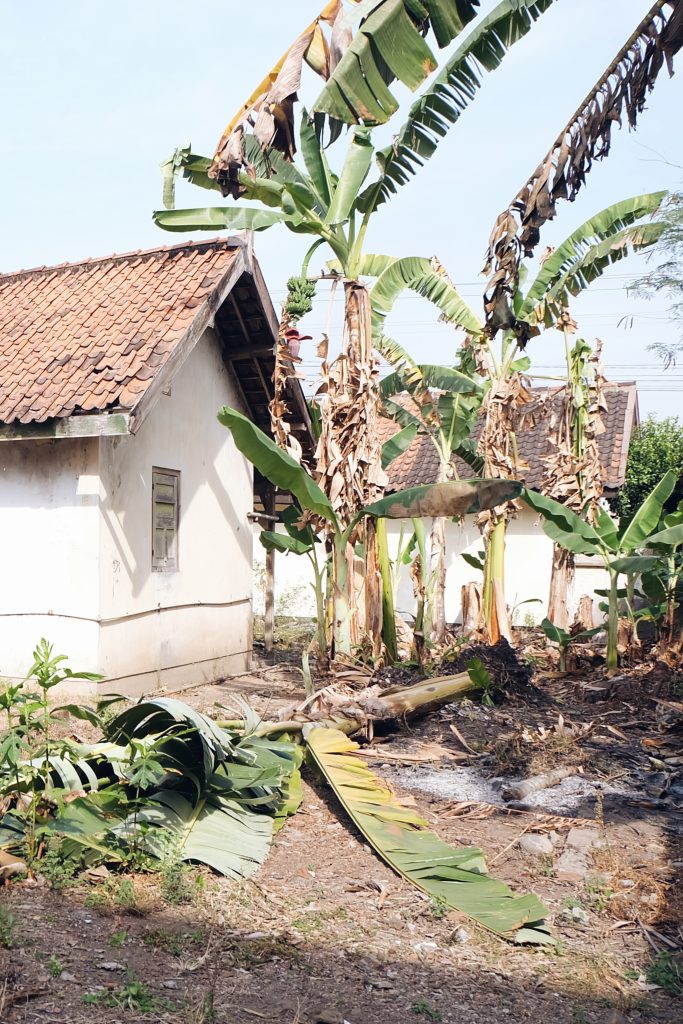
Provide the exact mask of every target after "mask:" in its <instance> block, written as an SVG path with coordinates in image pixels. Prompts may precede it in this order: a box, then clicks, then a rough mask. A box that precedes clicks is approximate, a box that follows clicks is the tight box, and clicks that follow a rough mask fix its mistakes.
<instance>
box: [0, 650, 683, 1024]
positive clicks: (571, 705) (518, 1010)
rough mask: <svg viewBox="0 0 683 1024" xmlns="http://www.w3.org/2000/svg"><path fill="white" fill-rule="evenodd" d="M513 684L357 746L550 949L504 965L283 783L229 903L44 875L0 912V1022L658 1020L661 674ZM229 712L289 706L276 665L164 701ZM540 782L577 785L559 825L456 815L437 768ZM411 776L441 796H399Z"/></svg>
mask: <svg viewBox="0 0 683 1024" xmlns="http://www.w3.org/2000/svg"><path fill="white" fill-rule="evenodd" d="M648 671H649V670H648ZM534 682H535V683H536V688H534V687H531V688H527V687H520V688H518V689H517V690H516V691H513V692H510V693H508V696H507V698H506V699H505V700H503V701H502V703H500V704H498V705H497V706H495V707H491V708H482V707H481V706H480V705H478V704H476V705H475V704H470V703H469V702H466V703H464V704H458V705H455V704H453V705H449V706H447V707H446V708H445V709H442V710H441V711H439V712H435V713H432V714H430V715H429V716H428V717H425V718H423V719H421V720H418V721H414V722H412V723H410V725H409V726H408V725H406V726H404V727H402V728H401V729H399V730H396V731H394V732H393V733H390V734H388V735H385V736H377V737H375V740H374V742H373V744H372V746H371V748H370V752H369V754H368V755H367V761H368V763H369V764H370V765H371V766H372V767H373V768H375V769H376V770H378V771H379V772H380V774H382V775H384V776H385V777H387V778H388V779H390V780H391V784H392V787H393V788H394V789H395V790H396V791H397V792H398V793H399V794H401V795H402V796H404V797H405V798H406V799H407V800H413V801H415V802H416V803H417V804H418V805H419V807H420V808H421V809H422V810H423V811H424V812H425V813H426V816H427V817H428V818H429V819H430V820H431V822H432V825H433V827H434V829H435V830H436V831H437V832H438V834H439V835H440V836H441V837H442V838H443V839H445V840H447V841H448V842H450V843H452V844H455V845H459V846H463V845H465V846H471V845H474V846H480V847H481V848H482V849H483V850H484V852H485V854H486V856H487V860H488V863H489V868H490V870H491V872H492V873H493V874H495V875H496V876H498V877H500V878H502V879H504V880H505V881H506V882H508V883H509V884H510V885H512V886H513V887H514V888H515V889H517V890H518V891H528V890H533V891H534V892H536V893H537V894H538V895H539V896H540V897H541V899H542V900H543V901H544V902H545V903H546V905H547V906H548V908H549V910H550V922H551V926H552V930H553V933H554V935H555V936H556V938H557V944H556V945H554V946H549V947H545V948H530V947H518V946H514V945H512V944H510V943H507V942H504V941H502V940H500V939H498V938H496V937H495V936H493V935H491V934H489V933H487V932H486V931H484V930H483V929H482V928H480V927H479V926H477V925H475V924H473V923H472V922H470V921H469V920H467V919H466V918H465V917H464V916H462V915H459V914H457V913H455V912H448V913H444V908H443V907H441V906H439V905H437V904H434V903H433V902H430V901H429V900H428V899H426V898H425V897H423V896H422V895H421V894H420V893H419V892H417V891H416V890H415V889H414V888H412V887H410V886H408V885H407V884H405V883H403V882H402V881H401V879H400V878H398V877H397V876H395V875H394V874H393V873H392V872H391V871H390V870H389V869H388V868H387V867H386V866H385V865H384V864H383V863H382V862H381V861H380V860H378V858H377V857H376V856H375V855H374V854H373V853H372V852H371V851H370V849H369V848H368V847H367V846H366V845H365V844H364V842H363V840H362V837H359V836H358V835H357V834H356V833H355V831H354V829H353V827H352V826H351V825H350V823H349V822H348V821H347V820H346V819H345V818H344V816H343V812H341V811H340V810H339V809H338V807H337V806H335V803H334V797H333V796H332V795H331V794H330V793H329V791H326V789H325V788H324V785H323V783H322V782H320V781H319V780H318V779H316V777H315V776H314V775H313V773H312V772H311V771H310V770H307V771H306V773H305V778H306V785H305V793H304V802H303V806H302V808H301V810H300V811H299V812H298V813H297V815H296V816H295V817H294V818H293V819H291V820H290V821H289V822H288V824H287V825H286V826H285V828H284V829H283V830H282V832H281V833H280V834H279V836H278V837H277V839H276V841H275V843H274V846H273V850H272V853H271V855H270V857H269V858H268V860H267V861H266V863H265V864H264V866H263V867H262V868H261V870H260V871H259V872H258V874H257V875H256V876H255V878H254V879H253V880H251V881H249V882H244V883H242V884H235V883H229V882H226V881H224V880H221V879H218V878H216V877H215V876H214V875H212V874H210V873H209V872H205V871H197V872H193V873H192V876H191V878H190V880H189V882H188V880H187V879H184V880H180V881H179V880H178V879H174V878H166V879H162V880H161V882H159V881H156V882H152V881H151V880H150V879H149V877H145V876H142V875H140V876H136V877H135V878H130V877H128V878H125V879H120V878H117V877H116V876H113V875H109V876H105V875H104V874H103V873H100V872H95V873H94V874H93V875H92V876H91V877H90V878H87V877H85V878H80V879H78V880H75V881H74V880H66V879H60V878H59V877H55V876H54V872H53V875H52V883H53V884H51V883H49V882H47V881H46V880H43V879H41V878H38V879H37V880H29V881H25V882H20V883H17V884H15V885H12V886H6V887H5V888H4V889H2V890H0V901H1V902H0V1020H2V1021H7V1022H8V1024H10V1022H11V1024H19V1022H54V1024H57V1022H64V1024H66V1022H69V1024H70V1022H74V1024H76V1022H85V1021H88V1022H91V1024H100V1022H102V1024H104V1022H107V1024H114V1022H121V1024H134V1022H136V1021H164V1022H168V1024H173V1022H182V1024H210V1022H215V1024H247V1022H255V1024H257V1022H259V1021H272V1022H275V1024H315V1022H319V1024H342V1022H344V1021H346V1022H348V1024H397V1022H401V1024H403V1022H413V1021H414V1022H415V1024H420V1022H421V1021H422V1022H427V1024H428V1022H430V1021H443V1022H444V1024H475V1022H476V1024H494V1022H495V1024H500V1022H503V1021H510V1022H518V1021H519V1022H522V1021H534V1022H553V1024H586V1022H591V1024H593V1022H595V1024H624V1022H636V1021H658V1022H668V1024H673V1022H676V1021H681V1020H682V1019H683V993H682V992H681V980H682V979H683V961H682V960H681V957H680V950H681V948H682V947H683V890H682V889H681V885H680V869H681V866H682V865H683V850H682V848H681V840H682V839H683V814H682V813H681V806H683V792H681V790H680V788H679V783H680V779H681V768H680V767H679V766H680V765H682V764H683V758H682V757H681V754H682V753H683V750H681V746H682V745H681V735H682V733H681V727H680V722H681V717H680V715H677V712H676V706H677V704H679V703H680V702H681V701H682V700H683V695H682V692H681V682H680V680H678V679H677V677H676V676H675V674H672V673H671V672H666V671H664V670H663V669H660V670H659V675H657V671H656V670H655V671H654V674H653V673H652V672H650V674H649V675H648V674H647V673H645V672H643V673H640V674H638V673H635V674H629V675H628V676H625V677H624V678H622V679H620V680H619V679H618V680H616V681H615V682H613V683H611V684H609V685H606V684H604V683H603V682H602V681H601V680H600V679H599V678H597V677H596V678H595V679H594V678H589V677H587V676H585V675H583V676H581V675H576V676H574V677H569V678H556V677H555V676H553V674H552V673H550V674H547V675H546V677H545V678H543V677H542V674H541V675H539V676H537V677H536V678H535V680H534ZM234 693H242V694H244V695H245V696H247V698H248V699H249V700H250V702H251V703H252V704H253V705H254V706H255V707H256V708H257V710H258V711H259V712H261V713H263V714H264V715H267V714H268V712H269V710H270V711H272V709H273V708H274V707H276V706H278V705H280V704H282V703H283V702H290V701H291V700H293V699H298V698H300V697H301V696H302V690H301V689H300V674H298V673H297V671H296V669H295V668H294V667H290V666H288V665H287V664H286V662H283V663H281V664H280V665H279V666H276V667H275V668H274V669H271V670H269V671H266V672H264V673H263V674H261V675H256V676H249V677H242V678H239V679H236V680H232V681H230V680H228V681H226V682H225V683H224V684H223V685H220V686H210V687H205V688H203V689H201V690H197V691H193V692H191V693H188V694H185V695H184V698H185V699H187V700H188V702H190V703H192V704H193V705H195V706H196V707H199V708H201V709H202V710H206V711H208V712H211V711H212V710H213V711H216V705H224V706H228V707H229V706H230V701H231V694H234ZM562 766H566V767H569V768H571V769H572V770H573V771H575V772H577V773H579V775H578V777H579V778H580V779H581V780H587V783H590V788H589V789H587V790H586V791H585V792H584V795H583V802H582V803H581V805H580V808H579V810H580V812H581V813H580V814H577V813H574V814H572V815H571V816H568V815H567V813H566V812H565V813H564V814H560V813H556V812H555V811H553V810H552V803H551V806H550V809H549V808H548V807H547V806H546V807H545V809H540V810H539V809H538V808H534V809H533V810H524V809H520V808H519V807H516V808H511V807H510V803H509V801H507V802H506V801H505V799H504V798H503V796H501V797H500V798H499V799H498V798H497V799H496V802H484V801H481V800H473V799H468V800H465V799H462V798H457V785H458V783H457V779H458V775H459V773H460V771H461V768H466V769H467V770H468V771H470V772H474V773H475V775H476V777H477V778H480V779H481V782H482V785H484V784H487V785H488V784H489V782H490V781H491V780H497V781H496V782H495V787H497V788H495V792H500V793H501V794H502V793H503V792H504V790H505V786H506V784H507V783H508V782H509V780H510V779H514V778H518V777H520V776H522V777H523V776H528V775H530V774H535V773H537V772H544V771H548V770H551V769H554V768H557V767H562ZM435 773H440V774H439V776H438V780H442V781H443V780H455V781H452V785H451V783H450V782H449V786H451V789H450V790H449V786H446V785H445V784H443V785H441V786H438V785H436V786H435V785H433V784H432V783H430V784H423V783H422V782H420V778H421V776H424V778H433V776H434V774H435ZM438 780H437V781H438ZM610 789H616V790H618V791H619V793H621V794H622V795H614V793H612V794H611V795H610ZM453 792H456V798H454V796H453ZM582 792H583V791H582ZM547 793H549V794H551V793H552V790H548V791H547ZM552 799H553V798H552V797H551V798H550V800H551V802H552ZM530 840H531V841H530ZM60 883H64V885H63V887H62V888H59V885H60ZM55 884H56V885H57V886H58V887H57V888H55ZM169 899H170V900H171V902H169ZM174 899H183V900H185V902H182V903H178V904H174V903H173V902H172V901H173V900H174ZM7 908H9V909H10V910H11V913H12V914H13V916H14V924H13V925H11V924H8V918H7ZM3 929H4V931H3ZM3 939H4V940H7V941H8V942H11V948H2V941H3Z"/></svg>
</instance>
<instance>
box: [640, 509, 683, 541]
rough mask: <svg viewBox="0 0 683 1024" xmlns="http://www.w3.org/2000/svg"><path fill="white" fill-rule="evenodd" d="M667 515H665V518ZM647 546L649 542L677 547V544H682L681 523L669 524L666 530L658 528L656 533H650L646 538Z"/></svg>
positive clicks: (682, 530) (682, 525)
mask: <svg viewBox="0 0 683 1024" xmlns="http://www.w3.org/2000/svg"><path fill="white" fill-rule="evenodd" d="M668 518H669V517H668V516H667V517H665V520H664V521H665V522H666V519H668ZM647 543H648V546H649V545H650V544H666V545H667V547H677V546H678V545H679V544H683V524H678V525H677V526H669V527H668V528H667V529H666V530H658V531H657V533H653V534H651V535H650V536H649V537H648V538H647Z"/></svg>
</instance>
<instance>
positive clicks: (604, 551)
mask: <svg viewBox="0 0 683 1024" xmlns="http://www.w3.org/2000/svg"><path fill="white" fill-rule="evenodd" d="M676 482H677V476H676V474H675V473H674V472H673V471H671V470H670V471H669V472H668V473H666V474H665V475H664V476H663V477H662V479H661V480H660V481H659V483H658V484H657V485H656V487H654V488H653V490H652V491H651V492H650V494H649V495H648V496H647V498H646V499H645V501H644V502H643V503H642V505H641V506H640V508H639V509H638V510H637V511H636V513H635V515H634V516H633V518H632V519H631V520H630V522H629V523H627V524H626V525H625V526H624V527H623V528H621V529H620V528H619V523H618V521H617V520H615V519H614V518H613V517H612V516H611V515H610V513H609V512H607V511H606V510H605V509H603V508H601V507H598V508H597V510H596V516H595V521H594V523H589V522H587V521H586V520H585V519H582V518H581V517H580V516H578V515H577V514H576V512H573V511H572V510H571V509H570V508H568V507H567V506H566V505H562V504H560V502H558V501H555V500H554V499H553V498H549V497H547V496H546V495H544V494H539V493H538V492H537V491H531V490H525V491H524V495H523V498H524V501H525V502H526V503H527V504H528V505H529V506H530V507H531V508H532V509H534V510H535V511H536V512H538V513H539V515H541V516H542V517H543V530H544V532H545V533H546V534H547V536H548V537H550V539H551V540H552V541H553V542H554V543H556V544H560V545H561V546H562V547H564V548H566V549H567V550H568V551H571V552H572V553H573V554H577V555H578V554H581V555H596V556H598V557H599V558H600V560H601V561H602V564H603V565H604V567H605V569H606V570H607V572H608V574H609V596H608V618H607V659H606V662H607V670H608V672H610V673H613V672H615V671H616V669H617V663H618V655H617V629H618V624H619V575H620V573H633V572H639V571H641V570H643V569H644V568H645V563H643V561H642V558H641V557H640V556H639V554H638V553H639V552H642V550H643V549H644V548H648V547H649V546H650V545H652V544H657V543H662V542H664V543H665V542H666V540H667V538H666V531H660V530H659V529H658V525H659V521H660V518H661V515H662V510H663V508H664V504H665V502H666V501H667V499H668V498H669V497H670V495H671V494H672V493H673V490H674V487H675V486H676ZM675 529H677V530H678V529H680V527H675ZM662 533H664V534H665V539H664V540H662ZM681 533H683V531H681Z"/></svg>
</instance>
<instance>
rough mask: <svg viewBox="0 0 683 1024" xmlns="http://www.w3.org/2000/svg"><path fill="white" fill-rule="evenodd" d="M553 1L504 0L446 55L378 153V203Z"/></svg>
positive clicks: (424, 156)
mask: <svg viewBox="0 0 683 1024" xmlns="http://www.w3.org/2000/svg"><path fill="white" fill-rule="evenodd" d="M551 4H552V0H502V2H501V3H499V4H497V6H496V7H494V9H493V10H492V11H491V13H490V14H488V15H487V16H486V17H485V18H482V20H481V21H480V22H478V24H477V25H476V26H475V27H474V28H473V29H472V31H471V32H470V34H469V35H468V36H467V38H466V39H465V40H464V41H463V42H462V43H460V44H459V45H458V47H457V48H456V50H455V51H454V52H453V53H452V54H451V55H450V56H448V57H447V58H446V60H445V62H444V63H443V65H442V67H441V70H440V71H439V73H438V75H437V76H436V77H435V78H434V80H433V81H432V82H431V83H430V84H429V86H428V87H427V89H426V90H425V91H424V92H423V93H422V95H421V96H420V98H419V99H418V100H417V101H416V102H415V103H413V105H412V106H411V108H410V110H409V112H408V119H407V121H406V122H405V124H404V125H403V126H402V127H401V128H400V129H399V131H398V133H397V135H396V137H395V138H394V139H392V142H391V145H389V146H387V147H386V149H383V150H381V151H380V152H378V154H377V162H378V163H379V166H380V170H381V172H382V173H381V178H380V183H381V191H380V195H379V198H375V197H374V196H372V198H373V200H374V202H375V205H378V204H379V203H383V202H386V200H387V199H389V198H390V196H391V195H392V193H394V192H396V191H397V190H398V189H399V188H400V187H401V186H402V185H405V184H406V182H408V181H409V180H410V178H411V177H412V176H413V175H415V174H416V173H417V171H418V169H419V168H420V167H421V166H422V165H423V164H424V163H425V162H426V161H427V160H429V159H430V157H431V156H433V154H434V152H435V150H436V148H437V146H438V144H439V140H440V139H442V138H443V137H444V136H445V135H446V134H447V132H448V131H449V130H450V128H451V127H452V126H453V125H454V124H455V123H456V121H458V120H459V118H460V116H461V114H462V113H463V112H464V111H465V110H466V109H467V107H468V106H469V105H470V103H471V102H472V100H473V99H474V97H475V96H476V94H477V92H478V91H479V89H480V88H481V85H482V79H483V77H484V76H483V75H482V71H495V70H496V68H498V67H500V65H501V64H502V62H503V60H504V58H505V56H506V54H507V53H508V51H509V50H510V48H511V47H512V46H513V45H514V44H515V43H517V42H519V40H520V39H522V38H524V36H525V35H526V34H527V32H529V31H530V29H531V28H532V27H533V25H534V22H536V21H537V20H538V19H539V18H540V17H541V15H542V14H543V13H544V12H545V11H547V10H548V8H549V7H550V6H551ZM430 6H431V5H430ZM458 6H460V5H459V4H458ZM469 20H471V19H469V18H468V19H467V21H469ZM453 38H455V37H453ZM336 76H337V72H336V71H335V72H334V73H333V74H332V78H331V81H332V85H329V83H328V89H326V90H325V92H328V91H332V89H333V88H334V84H335V79H336ZM356 77H358V72H357V71H356ZM340 109H341V105H340ZM342 113H343V111H342ZM335 116H339V115H335ZM373 187H374V186H373V185H370V186H369V187H368V189H366V191H365V193H364V194H363V197H361V203H360V208H362V206H363V205H364V202H363V200H367V201H368V202H369V201H370V199H371V195H372V193H371V190H372V189H373Z"/></svg>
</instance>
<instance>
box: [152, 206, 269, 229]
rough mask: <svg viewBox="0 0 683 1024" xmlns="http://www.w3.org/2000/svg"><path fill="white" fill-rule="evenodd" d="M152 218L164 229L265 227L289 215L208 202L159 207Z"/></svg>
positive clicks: (262, 209)
mask: <svg viewBox="0 0 683 1024" xmlns="http://www.w3.org/2000/svg"><path fill="white" fill-rule="evenodd" d="M152 219H153V221H154V223H155V224H156V226H157V227H158V228H163V230H164V231H225V230H226V229H227V230H229V231H265V229H266V228H270V227H272V226H273V224H282V223H284V222H285V220H286V218H285V215H284V214H283V213H280V212H279V211H277V210H268V209H266V208H262V207H258V206H205V207H202V208H201V209H193V210H155V211H154V213H153V214H152Z"/></svg>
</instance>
